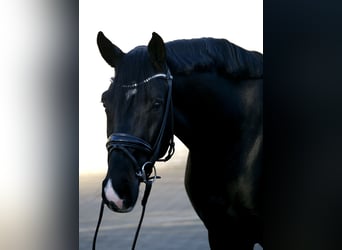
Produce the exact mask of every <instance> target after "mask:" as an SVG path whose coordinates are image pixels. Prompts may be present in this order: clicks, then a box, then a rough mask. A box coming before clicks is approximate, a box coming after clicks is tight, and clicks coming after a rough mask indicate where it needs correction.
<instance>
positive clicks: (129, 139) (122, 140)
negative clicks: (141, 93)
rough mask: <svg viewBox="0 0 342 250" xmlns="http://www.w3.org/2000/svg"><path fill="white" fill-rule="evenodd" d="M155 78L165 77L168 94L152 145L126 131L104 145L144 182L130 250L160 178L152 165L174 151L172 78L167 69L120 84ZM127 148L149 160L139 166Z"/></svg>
mask: <svg viewBox="0 0 342 250" xmlns="http://www.w3.org/2000/svg"><path fill="white" fill-rule="evenodd" d="M156 78H162V79H165V80H166V81H167V84H168V94H167V101H166V107H165V113H164V116H163V120H162V123H161V127H160V130H159V134H158V137H157V139H156V142H155V144H154V146H153V147H152V146H151V145H150V144H149V143H148V142H146V141H145V140H143V139H141V138H139V137H136V136H133V135H130V134H126V133H113V134H111V135H110V136H109V138H108V141H107V143H106V147H107V150H108V157H110V155H111V154H112V152H113V151H115V150H118V151H121V152H123V153H124V154H125V155H126V156H127V157H128V158H129V159H130V161H131V162H132V163H133V166H134V168H135V171H136V176H137V177H138V179H139V181H140V182H143V183H145V191H144V195H143V198H142V200H141V205H142V212H141V216H140V220H139V224H138V227H137V230H136V232H135V236H134V240H133V244H132V250H133V249H135V245H136V242H137V239H138V235H139V232H140V228H141V225H142V221H143V219H144V214H145V209H146V204H147V199H148V197H149V195H150V192H151V189H152V183H153V182H154V181H155V180H156V179H159V178H160V176H157V171H156V167H155V166H154V164H155V162H156V161H168V160H169V159H170V158H171V157H172V155H173V154H174V152H175V144H174V140H173V105H172V79H173V77H172V75H171V74H170V71H169V70H168V71H167V73H166V74H161V73H160V74H155V75H153V76H151V77H148V78H147V79H145V80H143V81H142V82H140V83H135V84H131V85H121V87H124V88H135V87H137V86H138V85H140V84H146V83H148V82H150V81H151V80H153V79H156ZM169 115H171V130H172V131H171V138H170V141H169V145H168V151H167V155H166V157H165V158H160V157H159V154H160V147H161V143H162V140H163V137H164V133H165V129H166V125H167V120H168V117H169ZM128 148H134V149H137V150H139V151H143V152H144V153H147V154H149V155H151V158H150V160H148V161H146V162H145V163H144V164H142V166H140V165H139V163H138V161H137V160H136V159H135V157H134V156H133V154H132V153H131V152H130V151H129V150H128ZM147 168H151V171H150V172H151V173H152V170H153V176H152V177H150V176H149V174H147V173H146V169H147ZM104 204H105V203H104V201H103V200H102V202H101V206H100V214H99V218H98V222H97V226H96V230H95V234H94V238H93V247H92V249H93V250H95V245H96V238H97V233H98V230H99V227H100V224H101V220H102V215H103V210H104Z"/></svg>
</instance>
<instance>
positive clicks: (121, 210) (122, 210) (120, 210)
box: [107, 202, 134, 213]
mask: <svg viewBox="0 0 342 250" xmlns="http://www.w3.org/2000/svg"><path fill="white" fill-rule="evenodd" d="M107 207H108V208H109V209H110V210H112V211H113V212H116V213H128V212H131V211H132V209H133V207H134V206H130V207H127V208H126V207H124V208H118V207H117V206H116V205H115V203H114V202H109V203H108V204H107Z"/></svg>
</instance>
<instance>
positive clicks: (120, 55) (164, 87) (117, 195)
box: [97, 32, 173, 212]
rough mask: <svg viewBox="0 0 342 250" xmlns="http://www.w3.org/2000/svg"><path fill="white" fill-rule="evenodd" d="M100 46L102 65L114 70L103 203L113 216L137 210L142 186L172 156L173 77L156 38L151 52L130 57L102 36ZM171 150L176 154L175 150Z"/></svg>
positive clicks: (105, 98) (107, 98) (141, 50)
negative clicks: (158, 162)
mask: <svg viewBox="0 0 342 250" xmlns="http://www.w3.org/2000/svg"><path fill="white" fill-rule="evenodd" d="M97 44H98V48H99V50H100V53H101V55H102V57H103V59H104V60H105V61H106V62H107V63H108V64H109V65H110V66H111V67H113V68H114V69H115V77H114V78H112V82H111V85H110V87H109V89H108V90H107V91H105V92H104V93H103V94H102V103H103V106H104V108H105V112H106V116H107V136H108V142H107V149H108V171H107V175H106V177H105V179H104V180H103V182H102V199H103V201H104V203H105V204H106V205H107V206H108V207H109V208H110V209H111V210H113V211H115V212H129V211H131V210H132V208H133V207H134V205H135V203H136V201H137V198H138V194H139V184H140V183H141V182H148V181H149V178H150V175H151V173H154V175H153V177H151V178H155V177H156V174H155V168H154V163H155V161H156V160H158V159H160V158H161V157H162V156H163V155H164V154H165V153H166V152H167V151H168V148H170V149H169V155H168V157H170V156H171V155H172V153H173V152H172V151H173V131H172V130H173V128H172V127H173V125H172V123H173V121H172V115H173V114H172V103H171V101H172V98H171V89H172V86H171V84H172V80H171V79H172V76H171V75H170V72H169V71H168V68H167V65H166V50H165V44H164V42H163V40H162V38H161V37H160V36H159V35H158V34H156V33H153V35H152V38H151V40H150V42H149V44H148V46H139V47H136V48H135V49H133V50H131V51H130V52H128V53H124V52H122V50H121V49H120V48H118V47H117V46H115V45H114V44H112V42H111V41H110V40H108V39H107V38H106V37H105V36H104V34H103V33H102V32H99V33H98V36H97ZM171 149H172V150H171Z"/></svg>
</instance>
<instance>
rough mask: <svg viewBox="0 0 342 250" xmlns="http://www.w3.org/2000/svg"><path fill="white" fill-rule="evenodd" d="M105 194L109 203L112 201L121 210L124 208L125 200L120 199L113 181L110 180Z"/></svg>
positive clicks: (105, 188)
mask: <svg viewBox="0 0 342 250" xmlns="http://www.w3.org/2000/svg"><path fill="white" fill-rule="evenodd" d="M104 192H105V195H106V198H107V200H108V201H112V202H114V203H115V205H116V206H117V207H118V208H119V209H122V208H123V200H122V199H120V197H119V195H118V194H117V193H116V192H115V190H114V188H113V185H112V180H111V179H108V181H107V184H106V186H105V187H104Z"/></svg>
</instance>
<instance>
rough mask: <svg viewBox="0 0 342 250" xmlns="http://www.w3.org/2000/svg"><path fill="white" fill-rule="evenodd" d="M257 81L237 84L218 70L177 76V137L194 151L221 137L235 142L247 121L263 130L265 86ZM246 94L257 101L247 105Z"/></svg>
mask: <svg viewBox="0 0 342 250" xmlns="http://www.w3.org/2000/svg"><path fill="white" fill-rule="evenodd" d="M258 84H259V85H260V81H249V82H248V81H245V82H239V83H238V84H237V82H236V81H235V82H234V81H232V80H228V79H226V78H223V77H220V76H219V75H217V74H215V73H196V74H191V75H188V76H185V75H183V76H182V75H174V84H173V104H174V117H175V134H176V136H177V137H178V138H179V139H180V140H181V141H182V142H183V143H184V144H185V145H186V146H187V147H188V148H189V149H190V150H191V148H193V147H198V146H200V145H203V143H216V144H217V143H218V142H219V141H220V138H228V139H229V143H231V145H234V144H236V142H237V140H240V139H241V137H240V135H241V127H243V123H245V122H249V123H255V126H254V128H255V129H256V130H260V129H261V126H262V124H261V123H260V122H259V121H261V120H262V119H260V117H261V115H262V113H261V112H262V111H261V110H262V107H259V105H261V103H262V102H261V89H262V86H261V87H259V86H258ZM246 95H249V96H250V99H253V100H254V102H255V103H251V104H248V105H247V104H246V103H247V102H246ZM251 96H252V97H251ZM251 114H253V115H251ZM246 117H248V121H247V120H246V119H247V118H246ZM259 127H260V129H259ZM253 133H254V132H253ZM257 133H258V132H255V133H254V134H257ZM207 145H210V144H207ZM214 145H215V144H214Z"/></svg>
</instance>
